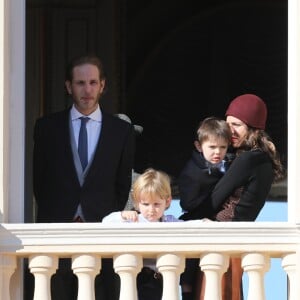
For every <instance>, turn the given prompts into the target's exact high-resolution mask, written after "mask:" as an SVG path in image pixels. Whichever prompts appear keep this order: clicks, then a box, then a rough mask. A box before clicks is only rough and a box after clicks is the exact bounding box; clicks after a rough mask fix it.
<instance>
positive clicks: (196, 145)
mask: <svg viewBox="0 0 300 300" xmlns="http://www.w3.org/2000/svg"><path fill="white" fill-rule="evenodd" d="M194 146H195V148H196V149H197V150H198V151H199V152H202V147H201V145H200V143H199V141H195V142H194Z"/></svg>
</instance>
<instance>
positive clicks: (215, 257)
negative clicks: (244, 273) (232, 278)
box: [200, 253, 229, 300]
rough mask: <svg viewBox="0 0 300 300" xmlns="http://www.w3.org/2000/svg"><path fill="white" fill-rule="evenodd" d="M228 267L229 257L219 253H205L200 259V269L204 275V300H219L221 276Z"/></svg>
mask: <svg viewBox="0 0 300 300" xmlns="http://www.w3.org/2000/svg"><path fill="white" fill-rule="evenodd" d="M228 266H229V257H228V255H227V254H221V253H205V254H203V255H201V257H200V267H201V270H202V271H203V272H204V274H205V282H206V284H205V296H204V300H220V299H221V296H222V292H221V287H222V286H221V284H222V276H223V274H224V273H225V272H226V271H227V269H228Z"/></svg>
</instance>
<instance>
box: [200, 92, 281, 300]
mask: <svg viewBox="0 0 300 300" xmlns="http://www.w3.org/2000/svg"><path fill="white" fill-rule="evenodd" d="M225 115H226V121H227V123H228V124H229V126H230V129H231V131H232V141H231V142H232V148H233V150H234V153H235V155H236V158H235V159H234V160H233V162H232V164H231V166H230V168H229V169H228V171H227V172H226V173H225V175H224V176H223V177H222V178H221V179H220V181H219V182H218V183H217V184H216V186H215V188H214V190H213V192H212V194H211V205H212V209H213V211H214V212H215V214H216V217H215V219H216V220H217V221H255V219H256V218H257V216H258V214H259V212H260V211H261V209H262V208H263V206H264V204H265V201H266V198H267V196H268V194H269V192H270V189H271V185H272V183H273V182H276V181H278V180H280V179H282V178H283V175H284V171H283V166H282V164H281V162H280V159H279V155H278V152H277V151H276V148H275V145H274V144H273V142H272V141H271V139H270V137H269V136H268V135H267V133H266V132H265V126H266V120H267V107H266V104H265V103H264V101H263V100H262V99H261V98H259V97H258V96H256V95H253V94H244V95H241V96H238V97H236V98H235V99H233V100H232V101H231V103H230V104H229V106H228V108H227V111H226V114H225ZM242 273H243V271H242V268H241V261H240V259H239V258H238V259H236V258H232V259H231V261H230V267H229V269H228V271H227V272H226V273H225V276H224V278H223V288H222V299H223V300H240V299H242V298H243V295H242V291H241V289H240V287H241V283H242V282H241V279H242ZM203 296H204V284H202V288H201V291H200V295H199V296H198V297H197V299H203Z"/></svg>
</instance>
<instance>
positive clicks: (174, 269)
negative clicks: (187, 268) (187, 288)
mask: <svg viewBox="0 0 300 300" xmlns="http://www.w3.org/2000/svg"><path fill="white" fill-rule="evenodd" d="M184 265H185V258H184V256H182V255H176V254H169V253H167V254H160V255H158V257H157V261H156V266H157V269H158V271H159V272H160V273H161V274H162V276H163V281H164V284H163V287H164V289H163V296H162V300H167V299H174V300H175V299H176V300H177V299H179V276H180V274H181V273H182V272H183V270H184Z"/></svg>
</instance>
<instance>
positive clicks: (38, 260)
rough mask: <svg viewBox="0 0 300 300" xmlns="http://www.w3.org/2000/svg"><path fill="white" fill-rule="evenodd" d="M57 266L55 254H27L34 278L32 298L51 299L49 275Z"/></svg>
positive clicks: (35, 299) (38, 299)
mask: <svg viewBox="0 0 300 300" xmlns="http://www.w3.org/2000/svg"><path fill="white" fill-rule="evenodd" d="M57 267H58V258H57V256H54V255H45V254H44V255H43V254H37V255H31V256H29V269H30V272H31V273H32V274H33V275H34V280H35V289H34V297H33V299H34V300H40V299H43V300H51V290H50V282H51V276H52V274H54V273H55V272H56V269H57Z"/></svg>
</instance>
